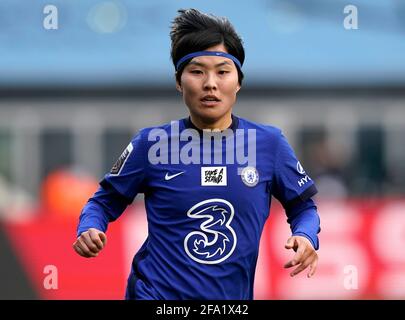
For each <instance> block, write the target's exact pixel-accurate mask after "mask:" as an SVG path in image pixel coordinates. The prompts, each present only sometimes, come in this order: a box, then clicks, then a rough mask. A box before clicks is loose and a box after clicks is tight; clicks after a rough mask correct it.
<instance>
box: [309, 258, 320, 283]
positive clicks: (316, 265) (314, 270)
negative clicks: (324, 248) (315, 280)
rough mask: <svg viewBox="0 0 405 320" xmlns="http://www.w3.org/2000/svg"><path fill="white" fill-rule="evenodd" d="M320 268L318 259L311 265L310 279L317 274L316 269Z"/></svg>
mask: <svg viewBox="0 0 405 320" xmlns="http://www.w3.org/2000/svg"><path fill="white" fill-rule="evenodd" d="M317 267H318V257H316V259H315V260H314V261H312V263H311V264H310V265H309V272H308V278H311V277H312V276H313V275H314V274H315V272H316V268H317Z"/></svg>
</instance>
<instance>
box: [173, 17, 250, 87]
mask: <svg viewBox="0 0 405 320" xmlns="http://www.w3.org/2000/svg"><path fill="white" fill-rule="evenodd" d="M178 13H179V14H178V15H177V16H176V17H175V19H174V20H173V22H172V27H171V31H170V38H171V41H172V46H171V58H172V61H173V64H174V66H175V67H176V64H177V62H178V61H179V60H180V59H181V58H182V57H184V56H185V55H187V54H189V53H192V52H196V51H204V50H206V49H208V48H210V47H213V46H216V45H218V44H224V46H225V48H226V50H227V51H228V53H229V54H231V55H233V56H235V57H236V58H237V59H238V60H239V61H240V63H241V65H243V62H244V60H245V50H244V48H243V42H242V39H241V37H240V36H239V35H238V34H237V33H236V31H235V29H234V27H233V26H232V24H231V23H230V22H229V20H228V19H227V18H224V17H217V16H214V15H212V14H205V13H202V12H200V11H198V10H196V9H180V10H178ZM190 60H191V59H189V60H186V61H185V62H184V63H182V64H181V65H180V66H179V69H178V70H177V72H176V80H177V81H178V82H179V83H180V78H181V74H182V72H183V70H184V67H185V66H186V65H187V64H188V63H189V62H190ZM235 66H236V64H235ZM236 69H237V70H238V81H239V84H240V85H241V84H242V80H243V72H242V70H240V69H239V67H238V66H236Z"/></svg>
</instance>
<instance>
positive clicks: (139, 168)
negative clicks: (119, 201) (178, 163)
mask: <svg viewBox="0 0 405 320" xmlns="http://www.w3.org/2000/svg"><path fill="white" fill-rule="evenodd" d="M146 156H147V152H146V151H145V141H143V139H142V132H140V133H138V134H137V135H136V136H135V137H134V138H133V139H132V141H131V142H130V143H129V144H128V146H127V147H126V148H125V150H124V151H123V153H122V154H121V156H120V157H119V158H118V160H117V161H116V162H115V164H114V165H113V167H112V169H111V171H110V172H109V173H108V174H106V175H105V176H104V179H103V180H102V181H101V182H100V185H101V186H102V187H104V188H105V189H111V188H112V189H114V190H115V191H117V192H118V193H119V194H120V195H121V196H122V197H125V198H126V199H127V200H128V203H131V202H132V201H133V200H134V198H135V196H136V195H137V194H138V193H141V192H144V185H145V173H146V167H147V159H146Z"/></svg>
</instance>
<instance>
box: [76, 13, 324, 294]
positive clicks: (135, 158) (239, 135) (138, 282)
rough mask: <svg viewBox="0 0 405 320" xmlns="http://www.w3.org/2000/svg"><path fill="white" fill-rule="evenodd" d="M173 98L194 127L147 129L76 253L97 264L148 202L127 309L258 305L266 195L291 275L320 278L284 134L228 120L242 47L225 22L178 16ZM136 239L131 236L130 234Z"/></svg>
mask: <svg viewBox="0 0 405 320" xmlns="http://www.w3.org/2000/svg"><path fill="white" fill-rule="evenodd" d="M170 35H171V40H172V48H171V56H172V60H173V64H174V66H175V70H176V88H177V90H178V91H179V92H181V93H182V96H183V100H184V102H185V104H186V105H187V107H188V109H189V116H188V117H187V118H184V119H181V120H179V121H172V122H171V123H170V124H166V125H162V126H160V127H154V128H146V129H142V130H141V131H140V132H139V133H138V134H137V135H136V136H135V137H134V138H133V139H132V141H131V142H130V144H129V145H128V147H127V148H126V149H125V151H124V152H123V154H122V155H121V157H120V158H119V159H118V160H117V162H116V163H115V165H114V166H113V168H112V169H111V172H110V173H108V174H106V175H105V177H104V179H103V180H102V181H101V182H100V188H99V190H98V191H97V192H96V193H95V194H94V195H93V197H91V198H90V199H89V201H88V203H87V204H86V205H85V207H84V208H83V210H82V213H81V215H80V222H79V226H78V237H77V240H76V241H75V243H74V244H73V247H74V249H75V250H76V252H77V253H78V254H80V255H81V256H83V257H96V256H97V255H98V254H99V252H100V250H102V249H103V247H104V246H105V244H106V240H107V236H106V234H105V232H106V230H107V225H108V223H109V222H110V221H114V220H115V219H117V218H118V217H119V216H120V215H121V214H122V212H123V211H124V210H125V208H126V207H127V206H128V205H129V204H130V203H131V202H132V201H133V199H134V197H135V196H136V194H137V193H144V194H145V207H146V213H147V219H148V238H147V239H146V241H145V243H144V244H143V246H142V247H141V249H140V250H139V251H138V253H137V254H136V255H135V257H134V260H133V263H132V268H131V272H130V275H129V278H128V284H127V292H126V298H127V299H238V300H240V299H253V283H254V275H255V268H256V262H257V257H258V250H259V242H260V237H261V233H262V230H263V226H264V224H265V222H266V219H267V217H268V215H269V210H270V201H271V196H272V195H274V196H275V197H276V198H277V199H278V200H279V201H280V202H281V203H282V205H283V207H284V208H285V211H286V215H287V218H288V220H287V221H288V223H289V224H290V227H291V231H292V235H291V237H290V238H289V239H288V240H287V243H286V245H285V247H286V248H287V249H293V250H294V251H296V253H295V255H294V256H293V257H292V259H291V260H290V261H288V262H287V263H286V264H285V267H286V268H290V267H293V266H295V267H296V268H295V269H294V270H293V271H292V272H291V275H292V276H293V275H296V274H298V273H299V272H301V271H303V270H304V269H306V268H308V267H309V271H308V276H309V277H310V276H312V275H313V274H314V273H315V270H316V266H317V261H318V256H317V253H316V250H317V249H318V247H319V244H318V233H319V231H320V227H319V223H320V222H319V216H318V214H317V211H316V206H315V204H314V201H313V200H312V199H311V197H312V196H313V195H314V194H315V193H316V188H315V185H314V183H313V181H312V180H311V179H310V178H309V176H308V175H307V174H306V173H305V171H304V169H303V167H302V166H301V165H300V163H299V162H298V160H297V159H296V157H295V155H294V152H293V150H292V149H291V147H290V145H289V144H288V142H287V140H286V139H285V137H284V136H283V134H282V133H281V131H280V130H279V129H277V128H275V127H272V126H268V125H262V124H257V123H254V122H251V121H248V120H246V119H242V118H239V117H237V116H235V115H233V114H232V107H233V105H234V104H235V101H236V96H237V93H238V91H239V90H240V88H241V85H242V79H243V73H242V65H243V62H244V58H245V54H244V48H243V45H242V41H241V38H240V37H239V36H238V34H237V33H236V32H235V30H234V28H233V26H232V25H231V24H230V22H229V21H228V20H227V19H225V18H219V17H216V16H213V15H207V14H204V13H201V12H199V11H197V10H195V9H189V10H179V15H178V16H177V17H176V18H175V19H174V21H173V24H172V29H171V34H170ZM134 232H136V230H134Z"/></svg>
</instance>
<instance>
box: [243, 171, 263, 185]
mask: <svg viewBox="0 0 405 320" xmlns="http://www.w3.org/2000/svg"><path fill="white" fill-rule="evenodd" d="M240 176H241V178H242V181H243V183H244V184H245V185H247V186H248V187H254V186H255V185H257V183H258V182H259V173H258V172H257V169H256V168H255V167H246V168H243V170H242V172H241V174H240Z"/></svg>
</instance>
